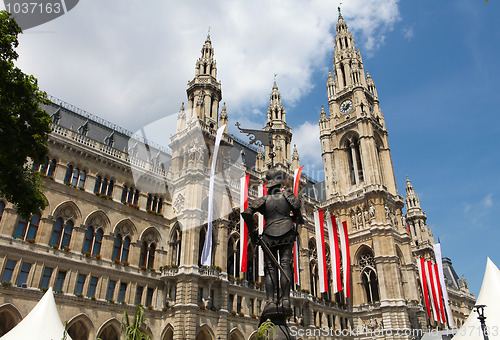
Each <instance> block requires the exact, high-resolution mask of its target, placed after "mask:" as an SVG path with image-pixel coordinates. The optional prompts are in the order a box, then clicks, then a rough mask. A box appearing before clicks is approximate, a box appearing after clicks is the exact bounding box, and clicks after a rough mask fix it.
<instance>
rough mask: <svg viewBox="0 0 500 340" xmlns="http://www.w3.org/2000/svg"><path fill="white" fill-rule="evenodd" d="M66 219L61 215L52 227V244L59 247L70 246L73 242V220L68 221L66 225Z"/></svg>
mask: <svg viewBox="0 0 500 340" xmlns="http://www.w3.org/2000/svg"><path fill="white" fill-rule="evenodd" d="M63 225H64V221H63V219H62V218H61V217H59V218H58V219H57V220H56V222H55V223H54V227H53V228H52V236H51V237H50V243H49V245H50V246H57V247H61V248H62V247H69V244H70V242H71V234H72V233H73V225H74V224H73V221H71V220H68V221H66V225H65V226H64V229H63Z"/></svg>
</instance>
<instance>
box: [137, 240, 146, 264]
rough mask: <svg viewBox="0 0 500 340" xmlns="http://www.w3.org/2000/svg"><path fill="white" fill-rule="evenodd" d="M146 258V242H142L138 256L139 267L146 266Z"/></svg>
mask: <svg viewBox="0 0 500 340" xmlns="http://www.w3.org/2000/svg"><path fill="white" fill-rule="evenodd" d="M147 256H148V244H147V242H146V241H142V244H141V254H140V255H139V267H143V266H144V267H145V266H146V258H147Z"/></svg>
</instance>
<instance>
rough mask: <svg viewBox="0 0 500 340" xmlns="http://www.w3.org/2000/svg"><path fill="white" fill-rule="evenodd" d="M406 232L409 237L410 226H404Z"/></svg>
mask: <svg viewBox="0 0 500 340" xmlns="http://www.w3.org/2000/svg"><path fill="white" fill-rule="evenodd" d="M406 232H407V233H408V235H410V236H411V233H410V225H409V224H407V225H406Z"/></svg>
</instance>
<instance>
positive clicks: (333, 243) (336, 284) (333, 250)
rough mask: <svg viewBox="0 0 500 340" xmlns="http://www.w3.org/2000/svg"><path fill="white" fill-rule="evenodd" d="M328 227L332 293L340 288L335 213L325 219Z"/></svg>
mask: <svg viewBox="0 0 500 340" xmlns="http://www.w3.org/2000/svg"><path fill="white" fill-rule="evenodd" d="M326 225H327V228H328V239H329V240H330V260H331V264H332V274H333V275H332V280H333V286H332V290H333V291H332V294H335V293H337V292H340V291H341V290H342V279H341V278H340V251H339V234H338V231H337V220H336V219H335V215H331V216H330V218H327V219H326Z"/></svg>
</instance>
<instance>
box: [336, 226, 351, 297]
mask: <svg viewBox="0 0 500 340" xmlns="http://www.w3.org/2000/svg"><path fill="white" fill-rule="evenodd" d="M339 239H340V249H341V251H342V269H343V277H344V293H345V297H346V298H347V297H349V296H351V282H350V273H351V255H350V253H349V235H348V233H347V222H346V221H343V222H342V227H340V229H339Z"/></svg>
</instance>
